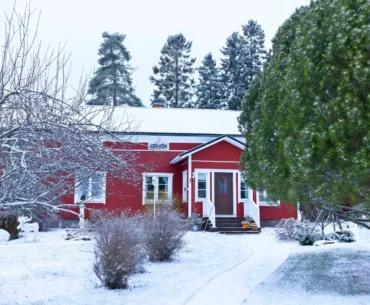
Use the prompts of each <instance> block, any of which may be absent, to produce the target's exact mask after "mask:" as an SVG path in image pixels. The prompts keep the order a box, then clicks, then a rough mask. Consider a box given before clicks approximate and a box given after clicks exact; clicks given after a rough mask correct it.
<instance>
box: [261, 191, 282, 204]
mask: <svg viewBox="0 0 370 305" xmlns="http://www.w3.org/2000/svg"><path fill="white" fill-rule="evenodd" d="M257 196H258V200H259V204H260V205H262V206H277V205H280V201H272V200H271V199H269V197H268V196H267V193H266V191H258V192H257Z"/></svg>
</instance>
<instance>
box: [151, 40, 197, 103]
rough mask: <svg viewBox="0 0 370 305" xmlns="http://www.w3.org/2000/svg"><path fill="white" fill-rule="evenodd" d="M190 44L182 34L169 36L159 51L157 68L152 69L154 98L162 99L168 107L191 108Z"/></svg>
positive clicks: (191, 68)
mask: <svg viewBox="0 0 370 305" xmlns="http://www.w3.org/2000/svg"><path fill="white" fill-rule="evenodd" d="M191 45H192V43H191V42H190V41H187V40H186V39H185V37H184V35H183V34H177V35H171V36H169V37H168V38H167V41H166V43H165V45H164V46H163V48H162V50H161V56H160V59H159V64H158V66H154V67H153V76H151V77H150V80H151V82H152V83H153V84H154V85H155V87H156V88H155V90H154V92H153V97H154V98H164V99H165V100H166V103H167V105H168V106H169V107H174V108H178V107H191V106H192V100H191V99H192V96H193V92H192V89H193V88H192V87H193V84H194V79H193V74H194V69H193V64H194V62H195V58H191V57H190V51H191Z"/></svg>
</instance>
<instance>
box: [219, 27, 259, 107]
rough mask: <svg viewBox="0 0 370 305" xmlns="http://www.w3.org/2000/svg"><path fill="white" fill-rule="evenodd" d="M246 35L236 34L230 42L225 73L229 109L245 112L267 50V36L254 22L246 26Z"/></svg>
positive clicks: (224, 52)
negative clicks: (244, 99)
mask: <svg viewBox="0 0 370 305" xmlns="http://www.w3.org/2000/svg"><path fill="white" fill-rule="evenodd" d="M242 30H243V33H242V34H239V33H237V32H234V33H233V34H231V36H230V37H228V38H227V40H226V46H225V47H224V48H223V49H222V50H221V52H222V54H223V59H222V72H223V83H224V90H225V94H226V101H227V104H228V108H229V109H237V110H239V109H241V104H242V100H243V98H244V96H245V95H246V93H247V92H248V90H249V88H250V86H251V83H252V81H253V79H254V78H255V77H256V75H258V74H259V73H260V71H261V68H262V64H263V59H264V57H265V54H266V51H265V49H264V41H265V34H264V32H263V30H262V28H261V26H260V25H259V24H258V23H257V22H256V21H254V20H249V21H248V23H247V24H246V25H244V26H242Z"/></svg>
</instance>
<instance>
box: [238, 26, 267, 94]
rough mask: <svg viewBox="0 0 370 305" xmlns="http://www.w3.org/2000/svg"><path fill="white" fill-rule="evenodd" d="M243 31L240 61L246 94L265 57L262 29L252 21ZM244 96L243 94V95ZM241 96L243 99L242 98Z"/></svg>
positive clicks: (243, 27)
mask: <svg viewBox="0 0 370 305" xmlns="http://www.w3.org/2000/svg"><path fill="white" fill-rule="evenodd" d="M242 29H243V40H242V42H243V43H242V45H243V50H242V56H241V61H242V65H243V70H242V71H243V74H242V81H243V83H244V85H245V87H244V88H245V92H248V90H249V88H250V86H251V84H252V82H253V79H254V78H255V77H256V76H257V75H258V74H259V73H260V72H261V70H262V64H263V60H264V59H265V56H266V50H265V46H264V45H265V33H264V31H263V29H262V27H261V26H260V25H259V24H258V23H257V22H256V21H254V20H249V21H248V23H247V24H246V25H243V26H242ZM244 96H245V93H244ZM244 96H243V97H244Z"/></svg>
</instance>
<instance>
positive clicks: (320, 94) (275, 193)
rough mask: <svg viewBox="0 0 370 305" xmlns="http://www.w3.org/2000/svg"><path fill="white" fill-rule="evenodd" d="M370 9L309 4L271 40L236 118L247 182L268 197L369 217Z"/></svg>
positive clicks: (361, 0)
mask: <svg viewBox="0 0 370 305" xmlns="http://www.w3.org/2000/svg"><path fill="white" fill-rule="evenodd" d="M369 13H370V3H369V1H368V0H357V1H353V0H342V1H332V0H320V1H314V2H311V4H310V5H309V6H306V7H302V8H300V9H299V10H297V11H296V12H295V13H294V14H293V15H292V16H291V17H290V18H289V19H288V20H287V21H286V22H285V23H284V24H283V25H282V26H281V27H280V29H279V30H278V32H277V34H276V36H275V37H274V39H273V47H272V54H271V56H270V57H269V58H268V60H267V63H266V65H265V67H264V69H263V72H262V73H261V75H260V77H258V78H256V80H255V81H254V82H253V87H252V90H250V91H249V94H248V95H247V98H246V102H245V103H244V107H243V108H244V111H243V114H242V116H241V118H240V123H241V125H242V128H241V129H242V130H243V131H244V132H245V135H246V143H248V145H247V149H246V151H245V153H244V155H243V161H244V164H246V168H247V171H246V175H247V179H248V182H249V184H250V185H251V186H252V187H255V188H258V189H266V190H267V192H268V193H269V194H270V195H271V197H272V199H281V200H286V201H290V202H298V201H299V202H300V203H301V204H309V203H311V204H314V205H315V206H318V207H320V208H324V209H326V210H327V211H330V212H331V213H334V214H335V215H339V216H342V217H344V218H346V219H349V220H352V221H357V222H358V221H359V219H361V217H357V215H365V214H366V213H367V215H370V214H369V210H370V188H369V185H370V175H369V173H370V161H369V160H370V107H369V105H370V99H369V94H368V93H369V92H370V87H369V84H370V73H369V71H370V66H369V45H370V35H369V25H370V24H369V20H370V19H369ZM366 205H367V212H366V213H357V214H356V213H354V210H352V211H351V207H353V208H354V209H359V210H360V209H366ZM347 211H349V214H347ZM367 225H368V223H367ZM369 228H370V227H369Z"/></svg>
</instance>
